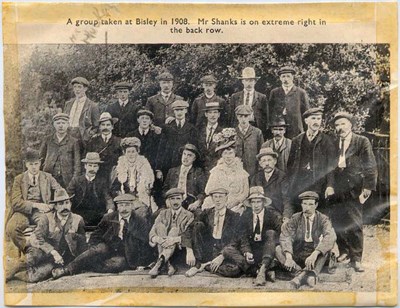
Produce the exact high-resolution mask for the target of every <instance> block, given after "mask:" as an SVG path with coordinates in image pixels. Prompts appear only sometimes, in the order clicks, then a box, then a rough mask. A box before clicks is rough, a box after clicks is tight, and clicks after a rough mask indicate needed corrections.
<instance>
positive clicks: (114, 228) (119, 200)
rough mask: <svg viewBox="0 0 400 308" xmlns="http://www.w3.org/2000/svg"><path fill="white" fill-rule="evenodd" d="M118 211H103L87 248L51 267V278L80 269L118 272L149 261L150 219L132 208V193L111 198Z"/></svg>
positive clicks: (77, 272)
mask: <svg viewBox="0 0 400 308" xmlns="http://www.w3.org/2000/svg"><path fill="white" fill-rule="evenodd" d="M114 202H115V203H116V205H117V211H114V212H112V213H109V214H107V215H104V217H103V219H102V220H101V222H100V223H99V224H98V226H97V227H96V230H95V231H94V232H93V233H92V234H91V236H90V239H89V248H88V249H87V250H86V251H85V252H83V253H82V254H80V255H79V256H78V257H77V258H75V260H74V261H72V262H71V263H69V264H68V265H67V266H65V267H61V268H57V269H54V270H53V278H54V279H58V278H60V277H62V276H66V275H76V274H79V273H81V272H83V271H90V270H91V271H95V272H102V273H119V272H122V271H125V270H135V269H137V268H138V267H139V266H146V265H148V264H149V256H150V252H151V248H150V246H149V244H148V239H149V231H150V220H149V218H148V217H147V218H144V217H141V216H139V215H137V214H136V212H135V211H134V202H135V196H133V195H130V194H123V195H119V196H117V197H115V198H114Z"/></svg>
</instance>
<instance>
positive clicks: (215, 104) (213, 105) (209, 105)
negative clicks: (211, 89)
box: [203, 102, 222, 111]
mask: <svg viewBox="0 0 400 308" xmlns="http://www.w3.org/2000/svg"><path fill="white" fill-rule="evenodd" d="M221 109H222V108H221V106H220V105H219V102H209V103H206V105H205V106H204V108H203V110H204V111H211V110H221Z"/></svg>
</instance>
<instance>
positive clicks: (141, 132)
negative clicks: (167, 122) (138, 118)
mask: <svg viewBox="0 0 400 308" xmlns="http://www.w3.org/2000/svg"><path fill="white" fill-rule="evenodd" d="M149 130H150V128H149V127H148V128H146V129H143V128H141V127H140V126H139V133H140V134H141V135H143V134H145V135H147V133H148V132H149Z"/></svg>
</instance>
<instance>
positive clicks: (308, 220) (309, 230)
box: [306, 217, 311, 239]
mask: <svg viewBox="0 0 400 308" xmlns="http://www.w3.org/2000/svg"><path fill="white" fill-rule="evenodd" d="M310 237H311V220H310V218H308V217H307V221H306V238H307V239H309V238H310Z"/></svg>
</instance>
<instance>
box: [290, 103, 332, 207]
mask: <svg viewBox="0 0 400 308" xmlns="http://www.w3.org/2000/svg"><path fill="white" fill-rule="evenodd" d="M322 114H323V112H322V108H319V107H317V108H311V109H308V110H307V111H306V112H305V113H304V115H303V117H304V121H305V123H306V125H307V131H306V132H304V133H301V134H300V135H298V136H296V137H295V138H293V140H292V147H291V150H290V154H289V159H288V172H287V174H288V177H289V191H290V194H291V196H290V198H291V201H292V202H291V203H292V207H293V209H292V214H293V213H296V212H298V211H299V210H300V209H299V208H296V204H298V200H297V196H298V194H300V193H301V192H303V191H306V190H312V191H315V192H317V193H318V194H319V196H320V198H319V200H320V211H321V212H322V213H325V214H327V210H328V209H327V206H328V204H327V201H328V199H329V197H331V196H332V195H333V193H334V191H333V185H334V176H333V172H332V171H333V169H334V167H335V156H334V155H335V150H334V145H333V142H332V140H331V138H330V137H329V136H328V135H327V134H325V133H323V132H322V131H321V126H322Z"/></svg>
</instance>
